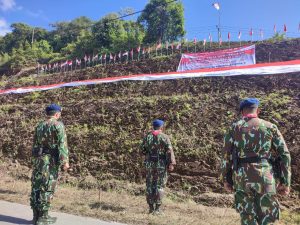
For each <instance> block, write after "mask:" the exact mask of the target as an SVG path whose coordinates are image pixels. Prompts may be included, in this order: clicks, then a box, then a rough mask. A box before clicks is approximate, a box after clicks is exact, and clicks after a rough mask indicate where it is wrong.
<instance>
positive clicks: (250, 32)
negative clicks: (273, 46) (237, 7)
mask: <svg viewBox="0 0 300 225" xmlns="http://www.w3.org/2000/svg"><path fill="white" fill-rule="evenodd" d="M249 35H250V36H251V37H252V36H253V29H252V28H251V29H250V31H249Z"/></svg>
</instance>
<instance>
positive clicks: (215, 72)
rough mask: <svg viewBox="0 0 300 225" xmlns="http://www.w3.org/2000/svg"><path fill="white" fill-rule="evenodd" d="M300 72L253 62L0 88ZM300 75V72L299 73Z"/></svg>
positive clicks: (299, 63)
mask: <svg viewBox="0 0 300 225" xmlns="http://www.w3.org/2000/svg"><path fill="white" fill-rule="evenodd" d="M295 72H300V60H293V61H286V62H276V63H264V64H255V65H250V66H240V67H228V68H213V69H201V70H193V71H188V72H169V73H158V74H139V75H130V76H119V77H107V78H99V79H94V80H83V81H72V82H68V83H59V84H51V85H44V86H31V87H20V88H12V89H6V90H0V95H2V94H20V93H27V92H34V91H45V90H51V89H57V88H63V87H77V86H84V85H91V84H105V83H112V82H119V81H156V80H174V79H183V78H198V77H220V76H222V77H227V76H238V75H256V76H259V75H271V74H287V73H295ZM299 75H300V74H299Z"/></svg>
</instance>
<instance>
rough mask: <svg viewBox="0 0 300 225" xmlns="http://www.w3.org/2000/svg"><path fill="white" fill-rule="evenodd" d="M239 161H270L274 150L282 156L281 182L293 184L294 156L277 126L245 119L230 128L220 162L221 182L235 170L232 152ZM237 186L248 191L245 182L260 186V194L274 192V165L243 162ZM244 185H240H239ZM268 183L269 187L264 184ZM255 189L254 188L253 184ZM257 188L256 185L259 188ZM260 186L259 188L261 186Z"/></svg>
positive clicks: (236, 177)
mask: <svg viewBox="0 0 300 225" xmlns="http://www.w3.org/2000/svg"><path fill="white" fill-rule="evenodd" d="M233 148H235V149H236V151H237V156H238V157H239V158H249V157H260V158H267V159H270V158H271V157H272V154H271V149H273V150H274V151H275V152H276V154H277V155H278V156H280V157H281V164H280V167H281V174H280V177H281V179H280V180H281V182H282V183H283V184H284V185H286V186H290V185H291V168H290V166H291V157H290V153H289V151H288V148H287V146H286V143H285V141H284V139H283V136H282V135H281V133H280V131H279V130H278V128H277V126H276V125H274V124H272V123H270V122H267V121H264V120H262V119H259V118H243V119H241V120H239V121H238V122H236V123H233V125H232V126H231V127H230V129H229V131H228V132H227V133H226V135H225V137H224V147H223V158H222V161H221V181H222V182H224V181H225V179H226V175H227V173H228V172H229V171H230V170H231V169H232V163H233V162H232V151H233ZM233 177H234V181H235V186H238V188H242V189H243V188H245V187H244V186H243V185H245V184H243V183H248V184H261V186H260V187H259V188H258V189H261V190H260V191H261V192H275V191H276V190H274V189H275V180H274V176H273V171H272V166H271V165H270V163H269V162H268V160H263V161H262V162H260V163H244V164H242V165H240V168H239V169H238V171H237V172H234V176H233ZM239 184H241V185H239ZM265 184H270V185H269V186H268V185H265ZM254 186H255V185H254ZM256 186H257V185H256ZM258 186H259V185H258Z"/></svg>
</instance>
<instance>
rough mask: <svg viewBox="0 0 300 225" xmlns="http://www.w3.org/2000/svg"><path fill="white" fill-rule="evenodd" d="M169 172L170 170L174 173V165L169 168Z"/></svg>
mask: <svg viewBox="0 0 300 225" xmlns="http://www.w3.org/2000/svg"><path fill="white" fill-rule="evenodd" d="M168 170H169V171H170V172H172V171H173V170H174V165H173V164H170V165H169V166H168Z"/></svg>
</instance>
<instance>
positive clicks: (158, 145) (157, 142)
mask: <svg viewBox="0 0 300 225" xmlns="http://www.w3.org/2000/svg"><path fill="white" fill-rule="evenodd" d="M141 151H142V153H143V154H144V155H145V156H146V158H145V163H146V167H147V166H150V167H164V166H166V164H167V163H169V164H173V165H175V164H176V161H175V156H174V151H173V148H172V145H171V141H170V138H169V137H168V136H167V135H166V134H164V133H162V132H161V131H160V130H153V131H150V132H148V133H147V135H146V136H145V137H144V139H143V142H142V144H141Z"/></svg>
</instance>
